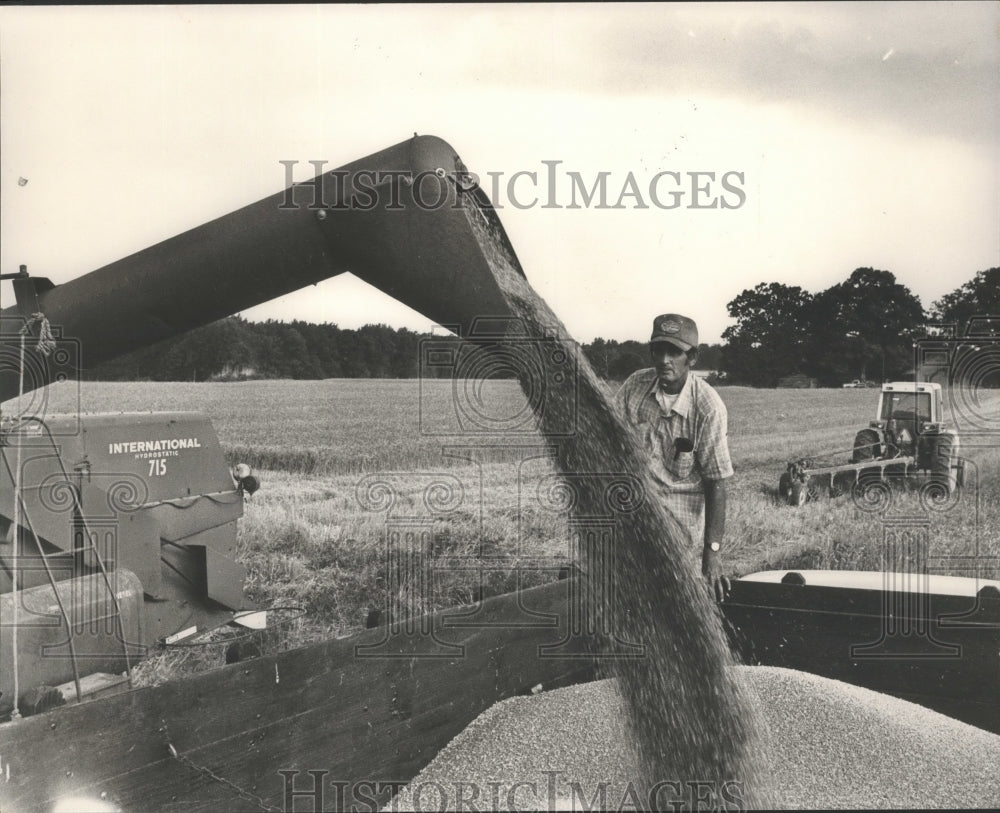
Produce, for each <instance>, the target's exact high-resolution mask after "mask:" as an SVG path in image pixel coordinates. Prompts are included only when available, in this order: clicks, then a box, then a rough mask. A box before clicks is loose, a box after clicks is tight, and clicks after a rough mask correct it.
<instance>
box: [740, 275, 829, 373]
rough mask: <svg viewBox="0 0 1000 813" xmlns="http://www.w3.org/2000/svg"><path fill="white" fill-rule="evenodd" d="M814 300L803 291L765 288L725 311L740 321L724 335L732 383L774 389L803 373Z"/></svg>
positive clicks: (763, 285)
mask: <svg viewBox="0 0 1000 813" xmlns="http://www.w3.org/2000/svg"><path fill="white" fill-rule="evenodd" d="M812 300H813V298H812V296H811V295H810V294H809V292H808V291H804V290H802V288H799V287H798V286H789V285H783V284H781V283H779V282H770V283H767V282H762V283H760V284H759V285H757V287H755V288H749V289H747V290H745V291H743V292H742V293H740V295H739V296H737V297H736V298H735V299H733V300H732V301H731V302H730V303H729V304H728V305H726V309H727V310H728V311H729V315H730V316H731V317H733V318H734V319H736V324H735V325H733V326H731V327H728V328H726V330H725V331H724V332H723V334H722V338H723V339H724V340H725V342H726V344H725V346H724V347H723V350H722V359H723V366H724V368H725V370H726V371H727V373H728V376H729V379H728V380H729V381H730V382H731V383H735V384H751V385H753V386H758V387H773V386H775V385H777V383H778V379H780V378H782V377H783V376H786V375H789V374H791V373H796V372H802V371H803V369H804V365H805V361H806V352H805V351H806V347H807V346H808V341H809V337H810V328H809V320H810V314H811V312H812V310H811V309H812Z"/></svg>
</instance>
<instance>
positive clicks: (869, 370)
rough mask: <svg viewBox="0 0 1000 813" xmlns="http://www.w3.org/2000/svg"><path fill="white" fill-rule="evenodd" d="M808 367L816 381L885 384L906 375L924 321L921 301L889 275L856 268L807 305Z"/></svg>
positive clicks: (827, 384)
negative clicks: (809, 327) (809, 316)
mask: <svg viewBox="0 0 1000 813" xmlns="http://www.w3.org/2000/svg"><path fill="white" fill-rule="evenodd" d="M812 311H813V312H812V319H811V322H812V327H813V329H812V336H811V341H810V346H809V359H810V364H809V367H810V369H811V371H812V373H813V375H815V376H816V377H817V378H819V380H820V383H821V384H824V385H826V386H837V385H838V384H841V383H843V382H844V381H845V380H850V379H854V378H860V379H872V380H886V379H892V378H902V377H906V376H908V374H909V373H910V372H911V368H912V363H913V340H914V339H915V338H916V337H917V336H918V335H920V333H921V332H922V330H923V324H924V322H925V316H924V309H923V306H922V305H921V304H920V299H919V298H918V297H917V296H916V295H914V294H913V293H912V292H911V291H910V289H909V288H907V287H906V286H905V285H901V284H899V283H898V282H896V277H895V276H894V275H893V274H892V273H890V272H889V271H879V270H876V269H874V268H858V269H855V270H854V272H853V273H852V274H851V276H850V277H848V278H847V280H846V281H844V282H841V283H839V284H837V285H834V286H832V287H830V288H827V289H826V290H825V291H823V292H822V293H819V294H817V295H816V297H815V298H814V300H813V303H812Z"/></svg>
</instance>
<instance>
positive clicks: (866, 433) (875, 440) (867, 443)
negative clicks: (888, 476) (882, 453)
mask: <svg viewBox="0 0 1000 813" xmlns="http://www.w3.org/2000/svg"><path fill="white" fill-rule="evenodd" d="M880 445H881V440H880V439H879V436H878V432H876V431H875V430H874V429H862V430H861V431H860V432H858V434H857V435H855V436H854V454H853V456H852V457H851V462H852V463H863V462H864V461H865V460H875V459H877V458H878V453H877V452H876V449H878V447H879V446H880Z"/></svg>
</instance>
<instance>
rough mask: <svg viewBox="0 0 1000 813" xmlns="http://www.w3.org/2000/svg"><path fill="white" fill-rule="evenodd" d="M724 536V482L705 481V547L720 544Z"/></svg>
mask: <svg viewBox="0 0 1000 813" xmlns="http://www.w3.org/2000/svg"><path fill="white" fill-rule="evenodd" d="M725 535H726V481H725V480H706V481H705V546H706V547H708V546H709V545H711V544H712V543H713V542H718V543H719V545H721V544H722V540H723V537H725Z"/></svg>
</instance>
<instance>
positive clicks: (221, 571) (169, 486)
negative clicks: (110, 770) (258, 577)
mask: <svg viewBox="0 0 1000 813" xmlns="http://www.w3.org/2000/svg"><path fill="white" fill-rule="evenodd" d="M3 441H4V445H3V446H2V447H0V452H2V466H0V594H6V596H5V598H7V599H8V604H7V605H4V613H3V617H4V619H5V621H6V620H7V619H9V618H11V617H12V615H11V608H10V606H9V600H11V599H10V596H11V591H12V590H13V580H14V578H17V582H18V586H19V588H20V589H21V590H22V591H24V592H22V593H21V594H20V595H21V598H22V602H21V605H20V606H23V607H25V608H27V607H28V603H27V602H28V601H29V597H31V599H30V601H33V602H35V603H39V602H41V603H46V602H47V605H46V606H48V605H51V606H52V607H54V608H56V610H58V612H56V614H55V615H54V616H53V615H52V613H51V612H50V613H49V614H48V615H47V616H46V622H45V623H46V625H47V626H46V629H47V630H48V632H47V633H46V634H47V635H52V636H55V637H57V638H58V637H59V636H62V638H63V639H65V638H66V636H67V634H68V630H70V629H72V630H78V629H79V626H80V625H79V622H78V617H79V615H80V613H84V615H87V614H90V615H93V613H94V612H95V611H94V607H95V606H97V605H101V606H104V605H106V606H107V607H109V608H111V609H108V610H107V612H105V613H103V615H102V617H104V616H106V617H107V618H108V619H112V620H113V619H114V617H115V615H116V614H117V613H121V616H122V618H123V626H122V629H119V627H118V625H117V623H112V621H107V622H106V623H103V624H102V625H98V627H99V629H97V628H95V630H94V631H93V633H92V635H90V637H93V638H95V639H96V640H99V641H101V642H102V643H100V645H99V646H98V648H99V649H100V651H101V652H102V653H104V654H107V652H108V651H111V652H117V653H118V657H119V658H122V655H121V650H122V647H123V646H124V644H125V643H126V642H127V644H128V645H129V647H130V648H131V660H132V661H133V662H134V661H135V660H136V659H137V658H138V657H139V656H141V655H142V654H144V653H145V652H146V651H147V650H148V649H149V647H151V646H152V645H153V644H155V642H156V641H158V640H159V639H161V638H164V637H166V636H169V635H172V634H174V633H176V632H177V631H179V630H183V629H188V628H190V627H192V626H194V627H197V628H198V629H202V628H204V627H205V626H206V625H208V624H210V623H214V622H216V621H218V620H220V619H224V618H228V617H230V616H231V611H232V610H236V609H240V607H241V606H242V602H243V599H242V589H243V582H244V578H245V575H246V571H245V569H244V567H243V566H242V565H241V564H239V563H237V562H236V561H234V559H233V556H234V553H235V548H236V522H237V520H238V519H239V518H240V517H241V516H242V515H243V493H242V490H241V489H240V488H239V486H238V484H237V483H236V482H235V481H234V479H233V476H232V474H230V471H229V468H228V466H227V465H226V463H225V459H224V457H223V454H222V449H221V447H220V446H219V441H218V438H217V436H216V434H215V430H214V429H213V428H212V425H211V423H210V422H209V420H208V419H207V418H206V417H205V416H204V415H200V414H197V413H160V414H154V413H137V414H116V415H85V416H62V417H53V418H50V419H48V420H44V421H43V420H29V421H22V422H18V423H17V424H15V425H14V426H12V427H10V428H8V429H7V431H6V432H5V434H4V438H3ZM18 460H20V465H21V476H20V483H18V489H17V491H15V482H14V481H15V470H16V466H17V463H18ZM15 493H19V494H20V505H19V506H18V507H17V509H18V510H15V503H14V499H15ZM15 516H17V520H18V522H19V525H20V527H21V533H20V550H17V549H16V548H15V539H16V535H15V534H14V532H13V524H14V521H15ZM131 581H134V582H135V584H134V585H132V584H131ZM122 582H128V586H127V589H125V593H126V594H127V596H129V597H130V596H131V595H132V593H133V592H134V593H135V594H136V595H138V596H139V597H140V600H139V602H138V609H136V608H134V607H133V606H132V602H131V599H129V601H127V602H126V606H125V607H124V608H121V609H115V608H114V605H115V599H114V598H113V597H112V593H115V594H116V595H117V594H118V593H119V592H120V591H121V589H122V588H121V587H120V585H121V584H122ZM133 587H134V588H135V589H133ZM55 591H62V592H64V593H65V594H66V595H65V601H63V602H62V608H61V609H60V607H59V605H60V601H59V600H58V599H57V598H56V596H55ZM46 597H47V598H46ZM26 619H27V621H26ZM140 622H141V623H140ZM24 623H28V624H29V626H30V625H31V624H32V623H35V624H36V625H37V621H35V622H32V620H31V618H30V613H29V612H28V611H27V609H26V610H25V612H24V613H22V615H21V621H20V622H19V626H20V625H21V624H24ZM76 634H79V633H78V632H74V635H76ZM122 636H125V641H123V640H122ZM5 640H6V639H5ZM49 643H54V642H52V641H49ZM4 646H6V647H7V648H6V649H4V648H3V647H2V646H0V660H3V661H4V663H7V664H10V663H11V662H12V661H13V660H14V658H13V652H12V651H11V649H10V647H11V646H12V643H11V641H10V640H7V641H6V643H5V644H4ZM38 646H39V641H38V640H36V637H35V636H33V635H24V636H21V637H20V639H19V644H18V660H19V661H20V664H21V672H20V674H21V684H22V688H30V687H33V686H36V685H37V684H39V683H44V684H46V685H53V680H54V679H55V678H58V680H55V683H57V684H58V683H63V682H66V681H68V680H71V679H73V678H74V670H75V671H76V673H78V674H80V675H86V674H89V673H90V672H91V671H95V670H98V671H100V670H99V669H98V667H102V666H103V665H104V664H103V663H97V662H94V660H93V659H92V658H90V659H88V658H86V657H83V653H76V654H77V658H76V662H74V658H73V657H70V655H72V654H73V653H71V652H69V651H68V650H67V652H65V653H63V654H62V655H60V656H48V657H41V655H40V652H39V649H38ZM39 658H40V660H39ZM122 662H123V663H124V660H123V659H122ZM40 664H41V665H40ZM118 665H119V666H121V664H118ZM35 667H37V668H35ZM116 671H118V672H120V671H122V669H121V668H119V669H117V670H116ZM3 675H4V676H3V677H2V682H0V692H2V693H3V694H2V695H0V712H2V711H3V710H4V705H5V701H6V707H7V709H8V710H9V706H10V703H11V702H12V682H11V676H10V674H9V667H8V669H7V671H6V672H4V673H3Z"/></svg>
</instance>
